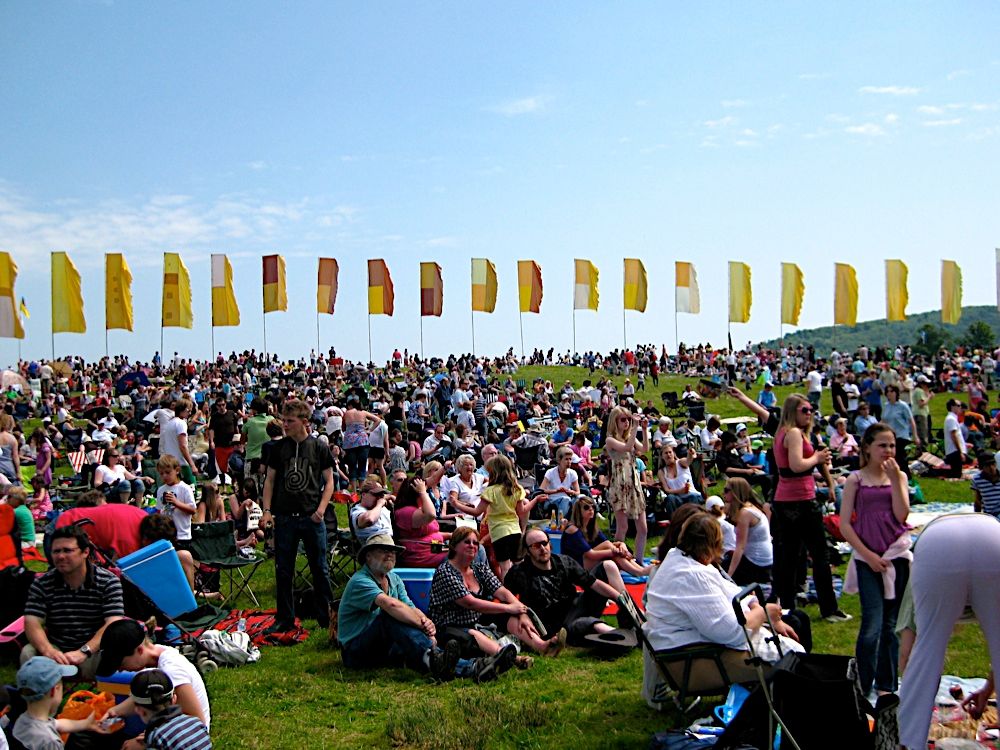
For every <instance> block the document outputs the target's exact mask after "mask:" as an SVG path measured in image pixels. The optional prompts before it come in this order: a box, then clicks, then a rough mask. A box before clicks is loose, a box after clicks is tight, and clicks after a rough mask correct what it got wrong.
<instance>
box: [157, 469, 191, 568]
mask: <svg viewBox="0 0 1000 750" xmlns="http://www.w3.org/2000/svg"><path fill="white" fill-rule="evenodd" d="M156 471H157V473H159V475H160V482H161V485H160V488H159V489H158V490H157V491H156V509H157V510H158V511H159V512H160V513H163V514H164V515H166V516H169V517H170V519H171V520H172V521H173V522H174V526H176V527H177V544H176V545H175V546H176V547H177V548H178V549H188V548H190V546H191V519H192V518H193V517H194V513H195V510H197V508H198V506H197V503H195V501H194V492H193V491H192V490H191V487H190V486H188V485H186V484H185V483H184V482H182V481H181V478H180V473H181V462H180V461H178V460H177V459H176V458H174V457H173V456H170V455H164V456H160V460H159V461H157V462H156Z"/></svg>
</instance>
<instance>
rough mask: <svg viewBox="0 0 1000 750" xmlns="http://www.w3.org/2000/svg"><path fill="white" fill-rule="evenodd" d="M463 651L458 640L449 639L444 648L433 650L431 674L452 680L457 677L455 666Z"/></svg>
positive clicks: (437, 677) (440, 678)
mask: <svg viewBox="0 0 1000 750" xmlns="http://www.w3.org/2000/svg"><path fill="white" fill-rule="evenodd" d="M461 651H462V647H461V645H459V642H458V641H448V642H447V643H446V644H445V646H444V648H443V649H440V648H437V649H434V650H432V651H431V663H430V670H431V676H432V677H434V678H435V679H438V680H451V679H454V677H455V666H456V665H457V664H458V657H459V654H460V653H461Z"/></svg>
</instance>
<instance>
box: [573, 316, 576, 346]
mask: <svg viewBox="0 0 1000 750" xmlns="http://www.w3.org/2000/svg"><path fill="white" fill-rule="evenodd" d="M573 354H576V307H574V308H573Z"/></svg>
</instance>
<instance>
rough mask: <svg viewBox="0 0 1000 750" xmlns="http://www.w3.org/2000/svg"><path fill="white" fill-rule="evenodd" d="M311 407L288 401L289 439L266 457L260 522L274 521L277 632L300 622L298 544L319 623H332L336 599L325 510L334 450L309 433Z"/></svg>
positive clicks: (284, 412)
mask: <svg viewBox="0 0 1000 750" xmlns="http://www.w3.org/2000/svg"><path fill="white" fill-rule="evenodd" d="M310 413H311V409H310V408H309V405H308V404H306V403H305V402H304V401H298V400H295V401H288V402H287V403H286V404H285V405H284V406H283V407H282V409H281V422H282V424H283V425H284V428H285V437H284V438H283V439H281V440H280V441H278V443H277V444H276V445H275V446H274V447H273V448H272V449H271V451H270V452H269V454H268V457H267V477H266V479H265V480H264V496H263V498H262V501H263V509H264V514H263V517H262V518H261V522H262V523H263V524H264V526H265V528H266V527H267V525H268V524H270V523H271V522H272V520H271V519H272V516H273V519H274V521H273V523H274V553H275V556H274V576H275V587H276V589H277V592H276V593H277V600H278V612H277V616H276V617H275V624H274V626H273V629H274V630H275V631H279V632H283V631H286V630H289V629H291V628H292V627H293V626H294V624H295V603H294V600H293V595H292V594H293V591H292V579H293V577H294V575H295V555H296V553H297V552H298V547H299V542H300V541H301V542H302V546H303V547H304V549H305V553H306V558H307V559H308V561H309V569H310V571H311V572H312V580H313V594H314V595H315V597H316V622H317V623H318V624H319V626H320V627H323V628H325V627H328V626H329V624H330V608H331V607H332V605H333V596H332V592H331V590H330V570H329V567H328V564H327V559H326V524H325V522H324V516H325V515H326V508H327V506H328V505H329V504H330V498H331V497H332V496H333V487H334V485H333V457H332V456H331V455H330V449H329V447H327V446H326V445H324V444H323V443H321V442H320V441H319V440H317V439H316V438H314V437H312V436H311V435H310V434H309V415H310Z"/></svg>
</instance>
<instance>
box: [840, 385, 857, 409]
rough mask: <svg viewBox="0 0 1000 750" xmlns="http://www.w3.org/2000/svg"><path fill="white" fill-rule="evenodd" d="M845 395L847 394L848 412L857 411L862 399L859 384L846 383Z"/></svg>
mask: <svg viewBox="0 0 1000 750" xmlns="http://www.w3.org/2000/svg"><path fill="white" fill-rule="evenodd" d="M844 393H846V394H847V411H857V410H858V399H860V398H861V391H860V390H859V389H858V385H857V383H844Z"/></svg>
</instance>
